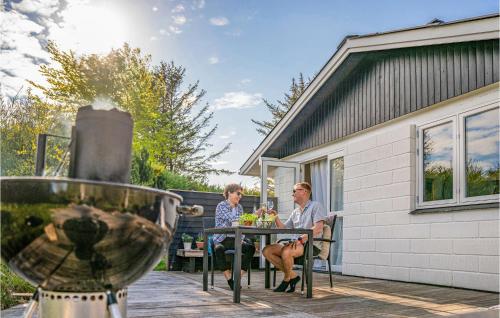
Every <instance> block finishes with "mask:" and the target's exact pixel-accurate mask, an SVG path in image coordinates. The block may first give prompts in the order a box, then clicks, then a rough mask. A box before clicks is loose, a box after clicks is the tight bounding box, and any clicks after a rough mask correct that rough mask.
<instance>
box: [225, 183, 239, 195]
mask: <svg viewBox="0 0 500 318" xmlns="http://www.w3.org/2000/svg"><path fill="white" fill-rule="evenodd" d="M238 190H240V191H243V187H242V186H240V185H239V184H237V183H231V184H228V185H226V187H225V188H224V193H223V195H224V198H226V199H227V198H229V193H233V192H236V191H238Z"/></svg>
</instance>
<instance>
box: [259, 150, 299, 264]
mask: <svg viewBox="0 0 500 318" xmlns="http://www.w3.org/2000/svg"><path fill="white" fill-rule="evenodd" d="M260 168H261V171H260V178H261V179H260V181H261V196H260V203H261V204H263V203H267V202H268V197H271V196H272V197H274V198H275V202H276V205H275V206H274V209H275V210H276V211H277V212H278V215H279V216H280V219H281V220H282V221H285V220H286V219H288V216H289V215H290V214H291V213H292V211H293V209H294V208H295V204H294V203H293V198H292V190H293V186H294V184H295V183H297V182H299V180H301V169H300V164H299V163H297V162H290V161H283V160H279V159H276V158H266V157H262V158H261V159H260ZM287 237H288V236H287ZM262 239H264V237H262ZM263 243H264V242H261V244H260V248H261V249H262V248H263V246H264V244H263ZM264 263H265V259H264V257H261V260H260V266H261V267H264Z"/></svg>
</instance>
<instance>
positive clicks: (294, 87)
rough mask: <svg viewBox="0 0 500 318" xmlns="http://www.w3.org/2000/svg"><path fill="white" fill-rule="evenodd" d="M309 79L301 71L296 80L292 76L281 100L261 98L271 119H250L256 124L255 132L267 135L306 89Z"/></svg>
mask: <svg viewBox="0 0 500 318" xmlns="http://www.w3.org/2000/svg"><path fill="white" fill-rule="evenodd" d="M309 83H310V80H309V79H308V80H307V81H305V80H304V76H303V75H302V73H300V74H299V78H298V80H295V78H292V84H291V85H290V89H289V91H288V93H285V97H284V99H283V100H277V101H276V102H277V104H273V103H271V102H269V101H268V100H267V99H263V102H264V104H265V105H266V107H267V109H268V110H269V111H270V112H271V115H272V118H271V120H268V121H266V120H263V121H258V120H256V119H252V122H253V123H254V124H256V125H257V126H258V127H257V132H258V133H260V134H261V135H264V136H267V134H269V133H270V132H271V130H273V128H274V126H276V124H277V123H278V122H279V121H280V120H281V119H282V118H283V117H284V116H285V114H286V113H287V112H288V110H289V109H290V108H291V107H292V106H293V104H294V103H295V102H296V101H297V100H298V99H299V97H300V95H302V93H303V92H304V91H305V90H306V88H307V85H309Z"/></svg>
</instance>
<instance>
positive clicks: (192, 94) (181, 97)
mask: <svg viewBox="0 0 500 318" xmlns="http://www.w3.org/2000/svg"><path fill="white" fill-rule="evenodd" d="M185 73H186V69H185V68H183V67H181V66H176V65H175V64H174V62H170V63H164V62H161V63H160V65H159V66H158V67H155V69H154V79H155V90H156V91H157V92H158V93H159V103H158V104H157V105H156V108H155V114H156V115H157V116H156V117H155V118H154V124H152V125H151V129H150V130H149V134H148V137H147V138H148V139H149V140H150V142H152V143H154V145H155V146H154V147H150V148H149V150H150V153H151V156H152V157H153V158H154V161H155V162H157V163H159V164H161V165H162V166H164V167H166V169H167V170H168V171H171V172H176V173H178V174H183V175H187V176H189V177H191V179H194V180H198V181H206V177H207V176H208V175H209V174H212V173H213V174H230V173H231V172H230V171H228V170H224V169H214V168H213V167H212V166H211V163H213V162H215V161H216V160H217V159H218V158H219V157H220V156H221V155H222V154H224V153H225V152H227V151H228V150H229V147H230V144H227V145H226V146H225V147H223V148H222V149H219V150H217V151H215V152H212V153H208V154H206V152H207V151H208V150H209V148H211V147H212V145H211V144H210V143H209V142H208V140H209V139H210V138H211V137H212V136H213V134H214V133H215V131H216V130H217V126H214V127H212V128H209V124H210V120H211V119H212V117H213V113H212V112H209V111H208V107H209V105H208V104H205V105H203V106H201V107H199V109H198V110H195V109H196V107H197V106H198V104H199V103H200V101H201V99H202V98H203V96H204V95H205V91H204V90H202V89H199V83H198V82H196V83H194V84H189V85H187V87H184V85H183V81H184V77H185Z"/></svg>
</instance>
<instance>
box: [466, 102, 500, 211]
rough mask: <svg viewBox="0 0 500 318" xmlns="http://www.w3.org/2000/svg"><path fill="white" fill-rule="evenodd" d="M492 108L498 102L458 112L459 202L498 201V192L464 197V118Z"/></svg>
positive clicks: (499, 197) (499, 196)
mask: <svg viewBox="0 0 500 318" xmlns="http://www.w3.org/2000/svg"><path fill="white" fill-rule="evenodd" d="M493 109H499V105H498V103H493V104H489V105H485V106H482V107H478V108H476V109H473V110H469V111H467V112H464V113H461V114H459V115H458V116H459V117H458V118H459V125H460V137H461V138H459V139H460V154H459V158H460V167H459V169H460V170H459V171H460V189H459V190H460V202H461V203H463V204H474V203H490V202H498V200H499V199H500V195H499V194H490V195H481V196H475V197H466V194H467V191H466V180H467V176H466V173H467V171H466V169H465V166H466V162H465V157H466V155H465V151H466V145H465V118H466V117H469V116H472V115H476V114H480V113H484V112H486V111H490V110H493Z"/></svg>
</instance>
